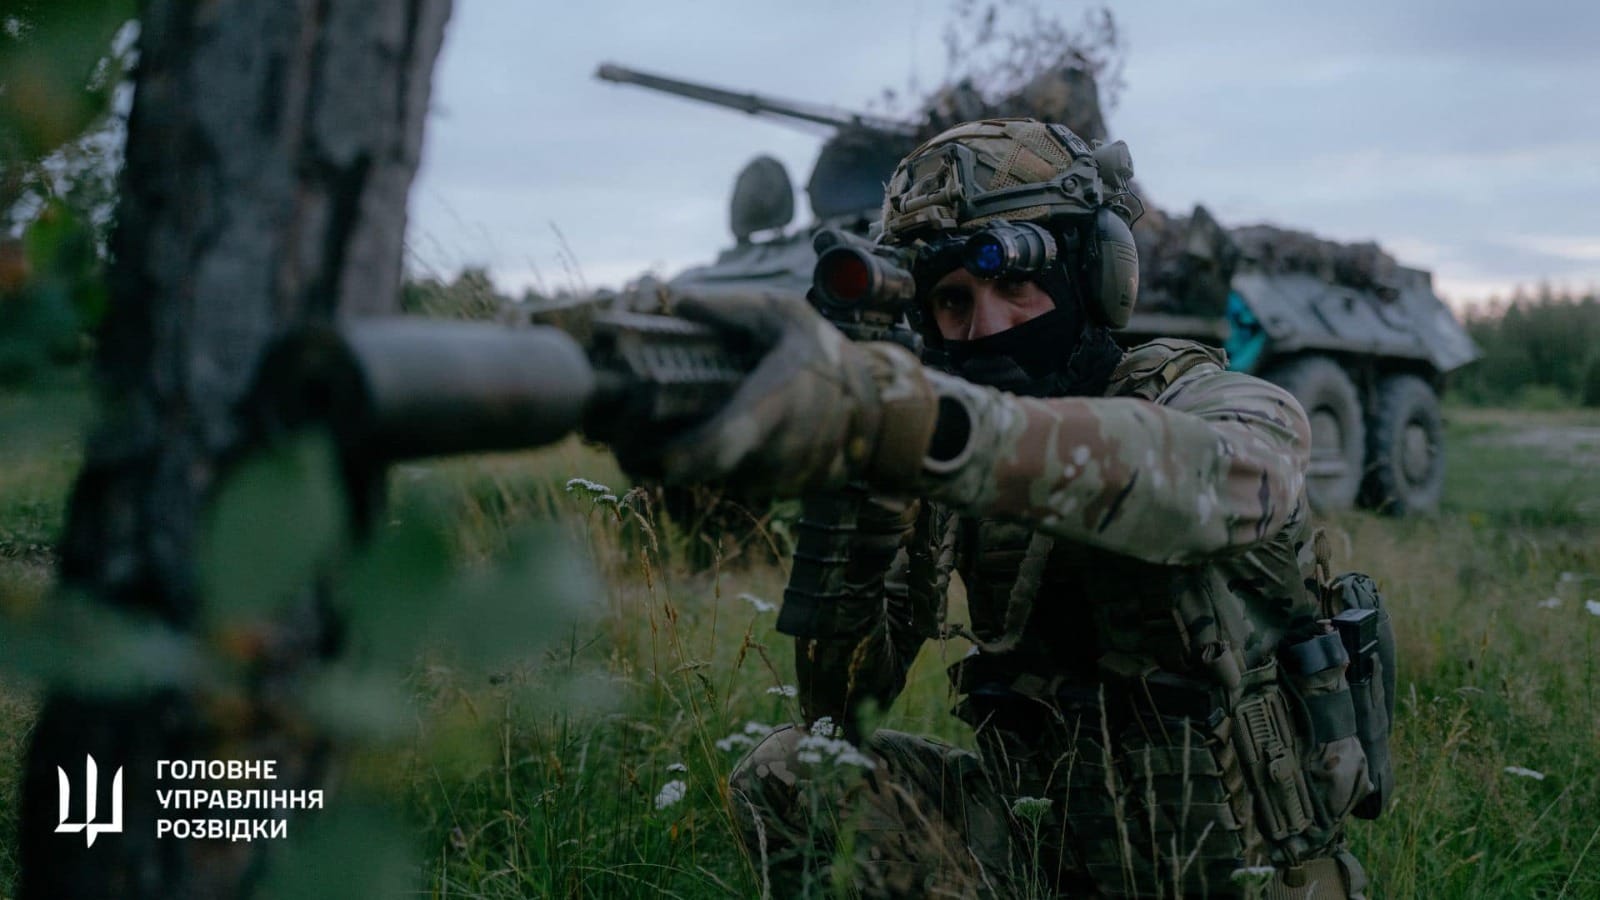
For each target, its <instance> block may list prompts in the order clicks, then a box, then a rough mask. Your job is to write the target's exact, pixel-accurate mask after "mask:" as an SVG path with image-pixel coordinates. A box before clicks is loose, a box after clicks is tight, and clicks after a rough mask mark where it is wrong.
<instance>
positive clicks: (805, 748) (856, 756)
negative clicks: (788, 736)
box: [795, 734, 878, 769]
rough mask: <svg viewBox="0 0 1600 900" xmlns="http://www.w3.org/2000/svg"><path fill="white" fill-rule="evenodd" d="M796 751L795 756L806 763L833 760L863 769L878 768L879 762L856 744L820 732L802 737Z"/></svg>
mask: <svg viewBox="0 0 1600 900" xmlns="http://www.w3.org/2000/svg"><path fill="white" fill-rule="evenodd" d="M796 746H797V750H796V752H795V758H796V759H798V760H800V761H801V762H805V763H813V764H821V763H823V762H828V761H831V762H833V763H834V764H835V765H841V766H859V767H860V768H863V769H876V768H877V767H878V764H877V763H876V762H873V761H872V760H871V759H870V758H868V757H867V756H866V755H865V754H863V753H862V752H861V751H860V750H857V749H856V745H854V744H852V743H850V742H849V741H847V740H845V739H843V738H833V737H823V736H822V735H820V734H808V735H806V736H805V737H803V738H801V739H800V743H799V744H798V745H796Z"/></svg>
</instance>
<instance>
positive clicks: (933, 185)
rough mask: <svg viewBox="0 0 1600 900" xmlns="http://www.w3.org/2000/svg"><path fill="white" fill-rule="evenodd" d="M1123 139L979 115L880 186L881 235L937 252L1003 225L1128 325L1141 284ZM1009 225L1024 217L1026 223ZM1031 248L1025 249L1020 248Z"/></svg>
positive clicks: (1112, 318) (1101, 310)
mask: <svg viewBox="0 0 1600 900" xmlns="http://www.w3.org/2000/svg"><path fill="white" fill-rule="evenodd" d="M1132 178H1133V160H1132V157H1131V156H1130V155H1129V153H1128V146H1127V144H1125V143H1123V142H1122V141H1115V142H1113V143H1110V144H1098V143H1097V144H1096V145H1095V146H1092V147H1091V146H1090V145H1089V144H1088V143H1086V142H1085V141H1084V140H1083V139H1082V138H1080V137H1078V136H1077V135H1076V134H1073V133H1072V132H1071V131H1070V130H1068V129H1067V128H1066V127H1065V126H1063V125H1057V124H1052V123H1046V122H1040V121H1038V120H1036V119H1022V118H1016V119H983V120H980V121H976V122H966V123H963V124H960V125H956V126H954V127H952V128H949V129H947V130H945V131H944V132H941V133H940V134H938V135H936V136H934V137H933V138H932V139H930V140H929V141H927V142H926V143H924V144H923V145H922V146H920V147H918V148H917V149H915V150H913V151H912V152H911V153H910V154H909V155H907V156H906V158H905V159H904V160H902V161H901V162H900V164H899V165H898V166H896V167H895V170H894V174H893V175H891V176H890V178H889V184H888V187H887V189H886V191H885V193H884V202H883V211H882V215H881V217H880V221H879V237H878V239H879V240H880V241H881V242H882V243H884V244H886V245H890V246H901V247H909V248H915V249H918V250H919V251H923V252H924V253H925V254H932V253H937V252H938V247H939V246H940V245H941V244H943V245H948V244H949V243H950V241H951V240H952V238H953V237H965V236H971V235H974V234H977V233H979V232H982V231H984V230H985V229H989V230H994V229H995V227H996V226H1000V230H999V233H1000V234H1001V235H1002V237H1001V238H1000V240H1001V241H1002V242H1003V241H1005V240H1007V239H1008V238H1007V237H1006V235H1007V234H1008V233H1009V235H1010V236H1011V237H1014V238H1015V239H1017V240H1020V241H1023V242H1028V241H1033V242H1036V243H1038V244H1039V247H1038V251H1037V252H1040V253H1043V252H1046V251H1047V252H1048V256H1049V258H1050V259H1052V260H1053V259H1054V258H1055V257H1056V251H1057V247H1056V243H1057V241H1058V239H1059V241H1060V242H1062V243H1064V244H1065V246H1063V247H1061V248H1060V250H1061V256H1062V261H1063V262H1064V263H1065V265H1066V267H1067V269H1068V273H1069V275H1070V276H1071V277H1072V278H1073V280H1074V281H1075V282H1076V283H1077V284H1078V285H1079V287H1080V290H1081V291H1082V293H1083V297H1084V305H1085V307H1086V308H1087V310H1088V312H1089V313H1090V314H1091V315H1093V316H1095V317H1096V318H1097V319H1098V320H1099V321H1100V322H1101V323H1102V324H1104V325H1107V326H1109V327H1112V328H1121V327H1123V326H1125V325H1127V324H1128V318H1129V316H1131V315H1132V313H1133V304H1134V301H1135V299H1136V298H1137V296H1138V291H1139V257H1138V251H1137V249H1136V248H1135V245H1134V240H1133V233H1132V231H1131V230H1130V229H1129V226H1130V225H1132V223H1133V222H1134V221H1135V220H1136V219H1137V218H1138V216H1139V215H1140V214H1142V213H1143V207H1142V205H1141V204H1140V203H1139V201H1138V198H1137V197H1135V196H1134V194H1133V192H1132V191H1131V190H1130V188H1129V182H1130V181H1131V180H1132ZM1008 223H1029V224H1031V225H1032V226H1037V227H1026V226H1024V227H1023V228H1022V229H1020V230H1019V229H1014V228H1008V227H1005V226H1007V225H1008ZM1024 252H1027V248H1024Z"/></svg>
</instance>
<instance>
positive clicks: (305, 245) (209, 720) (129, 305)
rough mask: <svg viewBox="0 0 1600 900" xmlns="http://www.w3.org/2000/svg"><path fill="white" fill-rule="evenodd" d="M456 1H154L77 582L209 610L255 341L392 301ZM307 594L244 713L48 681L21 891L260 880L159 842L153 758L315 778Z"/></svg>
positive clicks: (146, 609) (68, 558)
mask: <svg viewBox="0 0 1600 900" xmlns="http://www.w3.org/2000/svg"><path fill="white" fill-rule="evenodd" d="M450 2H451V0H206V2H195V0H147V2H145V3H144V4H143V6H142V9H141V15H140V18H141V29H142V30H141V37H140V64H139V70H138V73H137V76H136V79H137V80H136V91H135V99H134V106H133V110H132V114H131V118H130V122H129V130H128V147H127V157H126V160H127V161H126V165H125V168H124V170H123V175H122V182H121V189H122V197H121V205H120V207H119V211H118V225H117V229H116V231H115V233H114V235H113V238H112V247H113V252H114V255H115V263H114V265H113V266H112V271H111V276H110V278H111V296H112V303H111V312H110V314H109V316H108V318H107V320H106V322H105V324H104V328H103V332H102V334H101V338H100V345H99V347H100V350H99V357H98V359H97V365H96V375H97V383H98V388H99V390H100V393H101V401H102V404H101V413H100V421H99V425H98V427H97V429H96V430H95V432H94V433H93V434H92V435H91V437H90V439H89V442H88V446H87V452H86V454H85V457H86V462H85V466H84V469H83V471H82V473H81V474H80V476H79V479H78V482H77V484H76V486H75V488H74V491H73V497H72V500H71V504H70V508H69V511H68V518H67V527H66V532H65V534H64V536H63V539H62V546H61V560H62V561H61V575H62V583H63V586H64V587H65V588H66V589H68V590H74V591H80V592H82V593H84V594H85V595H87V596H89V597H91V598H93V600H94V601H95V602H98V603H103V604H107V605H109V606H111V607H114V608H116V609H118V610H121V611H125V612H127V613H129V614H132V615H135V616H141V617H146V618H148V619H150V620H152V621H159V622H161V623H164V624H165V625H166V626H168V627H171V628H175V629H179V630H193V629H195V628H196V626H197V625H198V623H199V622H200V620H201V614H202V610H203V608H204V604H205V598H204V597H202V596H200V594H199V590H198V582H197V578H196V572H195V566H194V552H195V540H196V535H197V526H198V524H199V520H200V516H201V512H202V510H203V508H204V505H205V503H206V501H207V498H208V494H209V492H210V490H211V489H212V487H213V485H214V482H215V480H216V475H217V472H218V470H219V467H220V466H221V465H223V464H225V463H226V462H227V461H228V460H230V459H234V458H237V456H238V455H240V454H241V453H242V452H244V451H245V450H247V449H248V448H247V447H245V446H244V443H245V442H246V441H247V440H248V435H247V433H246V431H245V430H244V429H242V428H241V426H240V424H239V422H238V420H237V419H236V417H235V412H236V406H237V404H238V402H239V400H240V398H241V396H242V394H243V393H244V392H245V390H246V388H247V387H248V385H249V382H250V380H251V379H252V377H253V375H254V370H255V366H256V363H257V361H258V359H259V357H260V354H261V352H262V350H263V348H264V347H265V346H266V344H267V343H268V342H269V341H270V340H271V339H272V338H273V337H274V336H276V335H278V334H280V333H282V332H283V331H285V330H287V329H289V328H292V327H295V326H298V325H302V324H306V323H308V322H314V321H318V320H328V319H330V318H332V317H334V316H336V315H347V314H381V313H386V312H391V311H395V310H396V309H397V307H398V293H399V284H400V276H401V238H402V234H403V232H404V228H405V211H406V195H407V192H408V190H409V188H410V184H411V180H412V177H413V175H414V173H415V171H416V166H417V162H418V155H419V152H420V148H421V143H422V129H423V123H424V118H425V114H426V111H427V105H428V97H429V89H430V79H431V75H432V70H433V65H434V61H435V59H436V57H437V54H438V50H439V46H440V43H441V41H442V39H443V33H444V26H445V21H446V19H447V18H448V15H449V10H450ZM316 609H317V607H316V605H315V604H308V605H307V607H306V609H305V610H303V611H302V613H301V614H300V615H298V616H294V617H290V618H289V619H286V620H285V621H282V622H279V623H276V624H275V625H273V626H271V627H270V628H269V629H268V633H267V634H265V635H264V636H263V640H262V648H263V649H262V650H261V652H260V653H259V654H258V657H257V658H256V659H255V661H254V663H253V664H252V665H253V668H252V670H251V676H250V678H249V679H248V682H249V684H250V688H249V689H248V691H247V696H246V698H245V699H246V701H247V702H246V703H245V704H244V709H243V710H242V711H241V710H235V711H233V713H232V714H230V715H229V716H218V715H217V711H216V709H215V708H214V705H208V704H207V703H204V702H202V701H201V700H200V698H201V697H204V696H205V695H206V694H205V690H204V687H205V686H192V685H190V686H185V685H168V686H164V687H161V688H159V689H150V690H143V691H140V692H137V693H135V694H132V695H124V696H121V697H108V696H104V695H84V694H82V693H74V692H71V691H67V690H62V689H58V690H57V691H55V692H54V693H53V694H52V695H51V696H50V697H49V699H48V700H47V702H46V705H45V709H44V711H43V713H42V715H41V717H40V719H39V722H38V725H37V728H36V731H35V734H34V738H33V742H32V746H31V749H30V752H29V758H28V762H27V771H26V774H25V783H24V789H23V794H24V796H23V822H22V826H21V839H22V840H21V844H22V846H21V851H22V854H21V857H22V859H21V861H22V866H23V882H22V896H24V897H28V898H46V897H48V898H72V897H128V898H163V900H165V898H190V897H194V898H198V897H227V896H237V895H240V894H244V893H247V892H248V890H249V886H250V884H251V882H252V879H253V876H254V874H255V873H256V871H257V870H258V869H259V868H260V865H261V858H262V854H261V852H260V849H259V848H258V847H255V846H252V845H250V844H244V843H239V844H232V843H229V842H226V841H182V840H172V839H170V838H167V839H163V840H161V841H157V840H156V839H155V831H154V819H155V818H156V814H157V807H156V799H155V787H156V785H155V782H154V776H155V761H156V760H157V759H185V760H188V759H208V758H238V759H251V758H266V759H278V760H279V769H280V774H279V778H278V781H277V782H275V783H273V784H272V785H271V787H274V788H279V789H283V788H293V787H304V786H307V785H312V786H315V783H316V781H317V780H318V779H320V778H321V776H322V770H323V766H322V765H321V758H322V744H321V742H320V741H318V740H317V739H316V738H315V736H314V735H307V734H304V733H296V732H294V731H293V730H291V729H288V728H286V727H285V723H284V720H283V718H282V717H281V716H280V715H278V712H280V711H281V707H282V705H283V704H282V702H281V701H282V700H283V699H284V697H285V695H286V693H287V691H288V688H287V685H289V684H291V683H292V682H293V680H294V678H295V677H296V676H297V674H298V673H301V672H303V671H304V670H305V669H306V667H307V666H309V665H314V664H315V661H316V660H317V659H318V658H319V657H321V656H324V655H326V654H327V653H328V652H330V648H331V647H332V645H333V643H334V641H333V639H332V637H331V629H330V628H329V622H328V621H327V617H325V616H323V615H321V614H320V613H318V612H316ZM85 754H93V755H94V756H95V758H96V760H97V762H98V764H99V767H100V770H101V772H102V773H103V774H102V779H101V780H102V783H104V782H105V781H107V780H109V778H110V774H111V772H112V771H113V770H114V769H115V768H116V767H118V766H121V767H123V768H124V770H125V782H124V794H125V798H126V804H127V805H126V810H125V818H124V822H125V825H124V831H123V833H122V834H119V835H103V836H101V837H100V838H99V839H98V840H97V842H96V843H95V845H94V846H93V847H91V848H86V847H85V841H84V837H83V835H82V834H81V833H80V834H56V833H54V829H55V826H56V824H57V807H56V802H57V786H56V784H57V782H56V772H55V770H56V768H57V766H60V767H61V768H62V769H63V770H64V771H66V772H68V773H71V774H72V777H73V778H74V780H75V781H76V780H77V779H78V775H79V773H82V772H83V767H84V756H85ZM165 786H166V787H171V786H173V785H172V784H170V783H168V784H166V785H165ZM253 786H263V785H253ZM102 790H104V787H102ZM103 803H104V801H102V804H103ZM74 808H75V809H77V808H78V807H77V806H76V804H75V806H74ZM103 810H104V806H103V805H102V813H101V816H102V817H104V815H105V813H104V812H103ZM78 815H81V813H78ZM166 815H167V816H168V817H175V815H174V814H173V813H167V814H166ZM177 815H181V813H179V814H177Z"/></svg>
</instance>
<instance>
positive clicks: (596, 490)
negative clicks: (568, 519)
mask: <svg viewBox="0 0 1600 900" xmlns="http://www.w3.org/2000/svg"><path fill="white" fill-rule="evenodd" d="M577 491H583V492H584V493H586V494H591V495H595V496H602V495H611V494H612V491H611V488H609V487H606V486H605V485H603V484H601V483H600V482H598V481H590V480H589V479H587V478H569V479H567V493H569V494H571V493H574V492H577ZM612 499H613V500H614V499H616V498H615V496H612Z"/></svg>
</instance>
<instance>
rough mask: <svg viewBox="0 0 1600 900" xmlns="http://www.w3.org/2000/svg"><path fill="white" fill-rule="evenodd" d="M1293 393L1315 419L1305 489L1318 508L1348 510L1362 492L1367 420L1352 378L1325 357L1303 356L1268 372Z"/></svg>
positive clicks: (1267, 376)
mask: <svg viewBox="0 0 1600 900" xmlns="http://www.w3.org/2000/svg"><path fill="white" fill-rule="evenodd" d="M1265 377H1266V379H1267V380H1268V381H1270V382H1272V383H1273V384H1276V385H1278V386H1279V387H1281V388H1283V389H1284V390H1286V391H1288V392H1289V393H1291V394H1293V395H1294V397H1295V399H1296V400H1299V401H1300V405H1301V406H1302V407H1304V408H1305V411H1306V417H1307V418H1308V419H1310V420H1311V468H1310V470H1309V471H1308V472H1307V473H1306V493H1307V494H1308V495H1309V496H1310V498H1311V505H1312V507H1314V508H1315V509H1316V510H1317V511H1318V512H1337V511H1339V510H1343V509H1349V508H1350V507H1351V506H1352V505H1353V504H1354V503H1355V501H1356V494H1357V493H1359V492H1360V490H1361V478H1362V473H1363V471H1364V470H1363V468H1362V461H1363V460H1364V459H1365V457H1366V451H1367V438H1366V423H1365V422H1364V421H1363V418H1362V414H1361V395H1360V394H1359V393H1357V392H1356V386H1355V384H1354V383H1353V382H1352V381H1351V380H1350V376H1348V375H1346V374H1345V373H1344V370H1343V369H1341V368H1340V367H1339V364H1338V363H1337V362H1334V361H1333V360H1332V359H1330V358H1328V357H1326V356H1303V357H1300V358H1299V359H1296V360H1293V361H1291V362H1288V363H1285V364H1284V365H1282V366H1279V367H1277V368H1275V369H1273V370H1271V371H1270V372H1268V373H1267V374H1266V376H1265Z"/></svg>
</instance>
